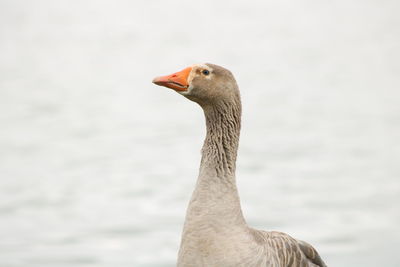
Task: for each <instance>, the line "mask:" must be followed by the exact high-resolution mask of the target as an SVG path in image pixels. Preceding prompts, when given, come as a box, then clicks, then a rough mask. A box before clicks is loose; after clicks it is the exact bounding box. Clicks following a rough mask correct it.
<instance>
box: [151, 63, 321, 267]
mask: <svg viewBox="0 0 400 267" xmlns="http://www.w3.org/2000/svg"><path fill="white" fill-rule="evenodd" d="M153 83H154V84H156V85H159V86H164V87H167V88H170V89H173V90H175V91H176V92H178V93H179V94H181V95H183V96H184V97H186V98H188V99H189V100H192V101H194V102H196V103H198V104H199V105H200V106H201V108H202V109H203V111H204V115H205V121H206V130H207V133H206V137H205V140H204V144H203V148H202V150H201V153H202V157H201V163H200V170H199V175H198V178H197V183H196V186H195V189H194V191H193V194H192V197H191V200H190V202H189V206H188V209H187V212H186V219H185V223H184V227H183V232H182V239H181V245H180V249H179V253H178V261H177V266H178V267H233V266H235V267H240V266H243V267H261V266H263V267H264V266H265V267H267V266H268V267H297V266H298V267H308V266H310V267H316V266H320V267H324V266H326V265H325V263H324V262H323V260H322V259H321V257H320V256H319V254H318V253H317V251H316V250H315V249H314V248H313V247H312V246H311V245H310V244H308V243H306V242H304V241H300V240H297V239H295V238H293V237H291V236H289V235H287V234H285V233H282V232H277V231H262V230H256V229H253V228H251V227H249V226H248V225H247V223H246V221H245V219H244V217H243V214H242V209H241V206H240V200H239V194H238V190H237V187H236V178H235V169H236V157H237V150H238V144H239V134H240V125H241V100H240V93H239V88H238V85H237V83H236V81H235V78H234V76H233V75H232V73H231V72H230V71H229V70H227V69H225V68H223V67H221V66H217V65H214V64H210V63H204V64H195V65H192V66H190V67H187V68H185V69H183V70H182V71H179V72H176V73H173V74H171V75H166V76H159V77H156V78H154V79H153Z"/></svg>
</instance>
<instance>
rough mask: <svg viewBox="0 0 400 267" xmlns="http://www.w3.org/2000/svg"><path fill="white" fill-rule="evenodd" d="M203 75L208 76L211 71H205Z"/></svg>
mask: <svg viewBox="0 0 400 267" xmlns="http://www.w3.org/2000/svg"><path fill="white" fill-rule="evenodd" d="M202 73H203V74H204V75H208V74H210V71H209V70H203V71H202Z"/></svg>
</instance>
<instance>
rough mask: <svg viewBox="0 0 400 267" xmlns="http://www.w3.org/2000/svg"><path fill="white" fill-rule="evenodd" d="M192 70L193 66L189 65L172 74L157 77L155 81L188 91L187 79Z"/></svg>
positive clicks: (177, 89)
mask: <svg viewBox="0 0 400 267" xmlns="http://www.w3.org/2000/svg"><path fill="white" fill-rule="evenodd" d="M191 71H192V67H188V68H186V69H184V70H181V71H179V72H176V73H173V74H171V75H166V76H160V77H156V78H154V79H153V83H155V84H157V85H160V86H165V87H168V88H171V89H174V90H176V91H186V90H187V89H188V87H189V84H188V81H187V79H188V77H189V74H190V72H191Z"/></svg>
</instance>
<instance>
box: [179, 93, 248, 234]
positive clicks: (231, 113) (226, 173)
mask: <svg viewBox="0 0 400 267" xmlns="http://www.w3.org/2000/svg"><path fill="white" fill-rule="evenodd" d="M202 107H203V110H204V114H205V117H206V126H207V135H206V138H205V141H204V145H203V149H202V159H201V165H200V172H199V177H198V180H197V185H196V188H195V190H194V192H193V195H192V199H191V202H190V204H189V209H188V214H187V217H186V227H185V228H190V225H193V226H194V227H192V228H202V227H203V226H205V225H209V226H210V227H213V228H215V227H217V228H218V226H220V227H225V228H226V227H229V226H233V227H236V226H242V225H245V221H244V218H243V215H242V210H241V207H240V200H239V195H238V191H237V188H236V178H235V169H236V156H237V150H238V143H239V134H240V118H241V103H240V98H239V96H237V97H236V98H234V100H231V101H229V102H225V101H221V102H219V103H213V105H207V106H202ZM211 224H212V226H211ZM199 225H201V226H199ZM186 230H188V229H186Z"/></svg>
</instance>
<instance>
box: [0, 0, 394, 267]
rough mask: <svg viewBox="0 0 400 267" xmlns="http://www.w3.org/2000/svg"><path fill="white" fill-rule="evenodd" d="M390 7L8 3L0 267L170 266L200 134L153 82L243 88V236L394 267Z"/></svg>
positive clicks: (3, 7)
mask: <svg viewBox="0 0 400 267" xmlns="http://www.w3.org/2000/svg"><path fill="white" fill-rule="evenodd" d="M399 8H400V2H399V1H396V0H392V1H391V0H384V1H381V0H367V1H366V0H354V1H344V0H339V1H316V0H301V1H261V0H260V1H227V0H226V1H211V0H203V1H196V2H194V1H180V0H169V1H161V0H150V1H104V0H101V1H88V0H84V1H51V0H41V1H21V0H12V1H11V0H1V1H0V266H1V267H27V266H37V267H39V266H40V267H46V266H52V267H54V266H57V267H63V266H74V267H75V266H76V267H86V266H87V267H90V266H96V267H103V266H104V267H106V266H107V267H108V266H116V267H125V266H126V267H128V266H130V267H131V266H134V267H150V266H152V267H155V266H158V267H162V266H174V264H175V259H176V255H177V251H178V247H179V242H180V233H181V229H182V224H183V221H184V214H185V210H186V206H187V203H188V200H189V197H190V195H191V192H192V189H193V187H194V184H195V180H196V177H197V170H198V166H199V160H200V148H201V145H202V141H203V137H204V133H205V129H204V119H203V114H202V112H201V109H200V108H199V107H198V106H197V105H196V104H194V103H192V102H190V101H188V100H186V99H184V98H183V97H181V96H179V95H178V94H176V93H174V92H173V91H172V90H168V89H166V88H161V87H157V86H154V85H153V84H151V80H152V78H153V77H154V76H157V75H162V74H169V73H172V72H175V71H178V70H180V69H182V68H184V67H186V66H188V65H191V64H194V63H200V62H211V63H215V64H219V65H222V66H225V67H227V68H229V69H230V70H231V71H232V72H233V73H234V74H235V76H236V78H237V80H238V83H239V85H240V87H241V92H242V101H243V108H244V114H243V131H242V136H241V146H240V150H239V162H238V174H237V177H238V186H239V190H240V194H241V200H242V205H243V210H244V214H245V216H246V218H247V220H248V223H249V224H250V225H251V226H253V227H257V228H262V229H266V230H273V229H274V230H280V231H284V232H287V233H289V234H291V235H292V236H294V237H296V238H299V239H303V240H307V241H308V242H310V243H312V244H313V245H314V246H315V247H316V248H317V249H318V250H319V252H320V253H321V255H322V256H323V258H324V259H325V261H326V262H327V263H328V265H329V266H341V267H343V266H353V267H354V266H363V267H372V266H386V267H397V266H400V254H399V253H398V251H399V247H400V241H399V240H400V232H399V229H398V228H399V225H400V209H399V204H400V181H399V178H400V164H399V157H400V142H399V137H400V91H399V89H400V82H399V81H400V78H399V74H400V65H399V62H400V52H399V51H400V38H399V36H400V35H399V26H400V17H399V15H398V14H399Z"/></svg>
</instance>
